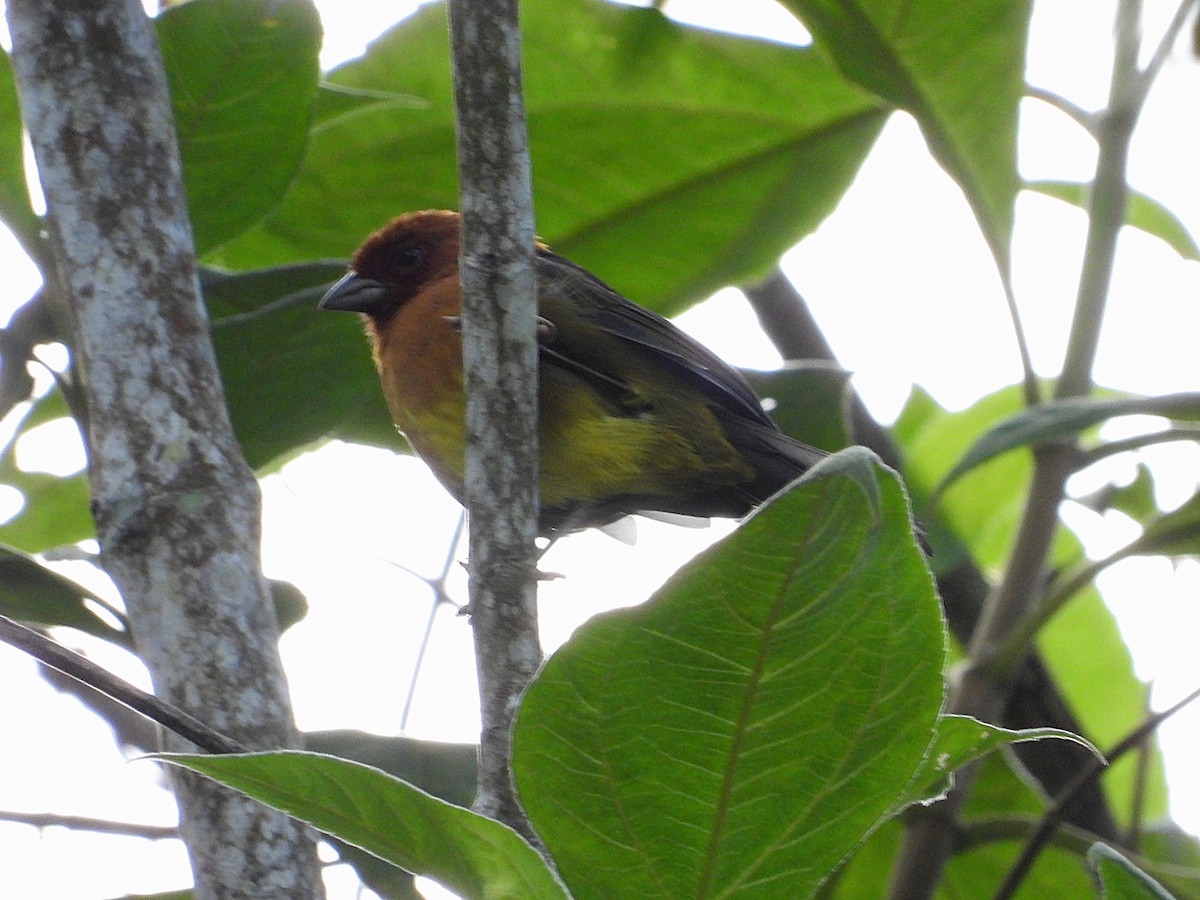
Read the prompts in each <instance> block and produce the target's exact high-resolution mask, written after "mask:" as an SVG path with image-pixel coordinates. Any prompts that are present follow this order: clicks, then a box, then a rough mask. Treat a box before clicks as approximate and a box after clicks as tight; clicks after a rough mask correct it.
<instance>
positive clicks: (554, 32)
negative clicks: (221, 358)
mask: <svg viewBox="0 0 1200 900" xmlns="http://www.w3.org/2000/svg"><path fill="white" fill-rule="evenodd" d="M522 27H523V33H522V44H523V54H524V55H523V75H524V84H525V92H526V97H525V106H526V111H527V115H528V127H529V137H530V144H531V152H532V156H533V173H534V194H535V201H536V204H537V224H538V231H539V233H540V234H541V235H542V236H543V237H544V238H545V239H546V240H547V241H549V242H550V243H551V244H552V245H553V246H554V247H555V249H557V250H558V251H560V252H562V253H564V254H566V255H568V256H570V257H572V258H573V259H574V260H575V261H576V262H579V263H580V264H582V265H585V266H587V267H588V268H590V269H592V270H593V271H595V272H597V273H598V274H600V275H601V276H602V277H603V278H605V280H607V281H609V282H611V283H612V284H613V285H614V286H615V287H617V288H618V289H619V290H621V291H622V292H624V293H626V294H627V295H629V296H630V297H631V298H633V299H636V300H638V301H639V302H642V303H645V304H647V305H650V306H653V307H655V308H656V309H658V310H659V311H673V310H677V309H679V308H680V306H681V305H682V303H683V302H685V301H686V300H693V299H696V298H697V297H699V296H701V295H703V294H705V293H706V292H708V291H710V290H711V289H713V288H716V287H719V286H721V285H723V284H728V283H735V282H742V281H745V280H747V279H749V278H752V277H755V276H756V275H761V274H762V273H763V272H764V271H765V270H766V269H767V268H768V267H769V266H770V265H771V264H773V263H774V262H775V260H776V259H777V257H778V255H779V254H780V253H781V252H782V251H783V250H784V249H786V248H787V247H788V246H790V245H791V244H793V243H795V242H796V241H797V240H798V239H799V238H801V237H802V236H803V235H805V234H806V233H808V232H810V231H811V230H813V229H814V228H815V227H816V226H817V224H819V222H820V221H821V220H822V219H823V217H824V216H826V215H827V214H828V213H829V212H830V211H831V210H832V208H833V206H834V205H835V204H836V202H837V200H838V199H839V198H840V196H841V195H842V193H843V192H844V191H845V189H846V188H847V187H848V185H849V183H850V180H851V179H852V177H853V176H854V174H855V172H856V171H857V169H858V166H859V164H860V162H861V160H862V159H863V157H864V155H865V153H866V151H867V150H868V149H869V147H870V145H871V143H872V142H873V140H874V138H875V135H876V134H877V132H878V130H879V128H880V126H881V124H882V122H883V119H884V116H885V115H886V113H885V111H884V109H883V108H882V106H881V104H879V103H878V101H876V100H874V99H873V98H871V97H870V96H869V95H867V94H865V93H864V92H862V91H860V90H858V89H857V88H854V87H852V86H849V85H847V84H846V82H845V80H844V79H843V78H842V77H841V76H840V75H839V74H838V73H837V72H836V70H834V69H833V68H832V67H831V66H830V65H829V64H828V63H827V62H825V61H824V60H823V59H822V58H821V57H820V56H819V54H816V53H814V52H813V51H811V50H808V49H800V48H793V47H786V46H781V45H778V44H773V43H769V42H765V41H756V40H750V39H747V38H740V37H734V36H730V35H722V34H717V33H713V32H707V31H701V30H699V29H694V28H689V27H685V26H681V25H677V24H675V23H672V22H670V21H669V20H667V19H665V18H664V17H663V16H662V15H661V14H660V13H658V12H657V11H655V10H651V9H637V8H630V7H621V6H615V5H611V4H607V3H601V2H595V0H570V2H564V0H528V2H526V3H523V4H522ZM329 79H330V81H331V82H332V83H334V84H335V85H338V86H342V87H344V88H347V89H352V90H354V91H357V92H358V93H357V94H356V95H355V96H353V97H352V98H351V101H352V102H351V103H350V107H351V110H350V111H348V112H342V113H341V114H337V112H335V111H332V110H330V109H328V108H323V110H322V112H321V113H320V114H319V125H318V126H317V127H316V128H315V129H314V133H313V137H312V144H311V147H310V151H309V154H308V157H307V159H306V161H305V164H304V166H303V168H302V169H301V172H300V173H299V175H298V176H297V179H296V182H295V184H294V185H293V187H292V189H291V191H290V192H289V193H288V195H287V197H286V198H285V199H284V202H283V204H282V205H281V206H280V208H279V209H278V210H277V211H276V212H275V213H273V214H272V215H271V216H270V217H269V218H268V219H267V220H266V221H265V222H264V223H263V225H262V226H261V227H260V228H258V229H256V230H255V231H254V232H252V233H251V234H248V235H246V236H245V237H244V238H241V239H239V240H237V241H236V242H234V243H232V244H230V245H229V246H227V247H225V248H223V249H222V251H221V253H220V254H219V256H215V257H213V259H214V261H216V262H219V263H221V264H224V265H226V266H228V267H231V268H246V267H251V266H261V265H275V264H283V263H287V262H294V261H298V260H309V259H316V258H331V257H335V258H336V257H345V256H347V255H348V254H349V253H350V252H351V251H352V250H353V248H354V247H355V246H356V245H357V244H358V243H359V242H360V241H361V240H362V238H363V237H364V236H365V235H366V234H367V233H368V232H369V231H371V230H373V229H374V228H376V227H378V226H379V225H381V224H383V223H384V222H385V221H387V220H388V219H390V218H391V217H392V216H394V215H396V214H397V213H400V212H403V211H405V210H409V209H419V208H423V207H454V206H456V205H457V179H456V171H455V151H454V120H453V105H452V99H451V84H450V66H449V59H448V49H447V41H446V22H445V11H444V8H443V7H442V6H440V5H433V6H429V7H426V8H423V9H421V10H419V11H418V12H417V13H416V14H415V15H414V16H412V17H411V18H409V19H408V20H406V21H405V22H403V23H401V24H400V25H399V26H397V27H396V28H395V29H393V30H392V31H390V32H388V33H387V34H385V35H384V36H383V37H382V38H380V39H379V40H378V41H376V42H375V43H374V44H373V45H372V46H371V47H370V48H369V50H368V52H367V54H366V55H365V56H364V57H363V58H361V59H358V60H355V61H352V62H350V63H348V64H346V65H345V66H342V67H341V68H339V69H337V70H335V71H334V72H332V73H330V75H329ZM363 92H368V93H366V94H364V93H363ZM323 96H324V97H325V98H326V99H327V100H328V103H327V104H326V106H337V108H338V109H339V110H340V109H342V105H340V102H337V101H335V98H334V97H333V95H331V94H328V93H326V94H324V95H323ZM372 99H375V101H376V102H371V100H372ZM683 223H686V227H680V226H681V224H683Z"/></svg>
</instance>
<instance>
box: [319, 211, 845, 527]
mask: <svg viewBox="0 0 1200 900" xmlns="http://www.w3.org/2000/svg"><path fill="white" fill-rule="evenodd" d="M459 224H460V218H459V215H458V213H456V212H452V211H448V210H424V211H420V212H411V213H406V214H404V215H401V216H398V217H397V218H395V219H393V220H392V221H390V222H389V223H388V224H386V225H385V226H383V227H382V228H380V229H379V230H378V231H376V232H374V233H373V234H371V235H370V236H368V237H367V238H366V240H364V241H363V243H362V244H361V246H359V247H358V249H357V250H356V251H355V252H354V254H353V256H352V257H351V260H350V265H349V268H348V270H347V272H346V274H345V276H344V277H342V278H341V280H339V281H338V282H337V283H335V284H334V285H333V287H331V288H330V289H329V291H328V292H327V293H326V294H325V295H324V297H323V298H322V299H321V301H320V303H319V308H320V309H323V310H337V311H345V312H354V313H359V314H360V316H361V318H362V320H363V323H364V326H365V331H366V334H367V338H368V341H369V344H370V348H371V353H372V357H373V359H374V362H375V367H376V370H377V372H378V374H379V379H380V383H381V386H382V390H383V395H384V399H385V400H386V402H387V406H388V409H389V411H390V413H391V416H392V419H393V422H394V424H395V425H396V427H397V429H398V430H399V431H400V432H401V433H402V434H403V435H404V437H405V438H406V439H407V441H408V443H409V444H410V446H411V447H412V449H413V450H414V452H416V454H417V455H418V456H419V457H420V458H421V459H423V460H424V461H425V462H426V463H427V464H428V465H429V467H430V468H431V469H432V470H433V473H434V475H435V476H436V477H437V478H438V480H439V481H441V483H442V484H443V486H445V487H446V489H447V490H449V492H450V493H451V494H452V495H453V496H454V497H455V498H456V499H457V500H458V501H459V502H460V503H462V502H463V492H464V491H463V482H464V474H463V472H464V457H465V448H466V427H465V409H466V406H465V398H464V394H463V376H462V340H461V319H460V314H461V307H460V288H459V272H458V265H459V263H458V258H459ZM533 266H534V274H535V281H536V290H537V315H538V319H537V342H538V422H539V424H538V472H539V493H540V513H539V519H538V533H539V535H541V536H543V537H550V538H554V537H558V536H561V535H563V534H567V533H570V532H574V531H581V530H584V529H587V528H593V527H601V528H602V527H604V526H606V525H610V524H611V523H613V522H616V521H617V520H619V519H621V518H623V517H625V516H627V515H629V514H633V513H646V514H654V513H660V514H666V515H668V516H676V515H677V516H683V517H695V518H699V519H707V518H713V517H725V518H741V517H742V516H744V515H746V514H747V513H749V512H750V511H751V510H753V509H754V508H755V507H757V506H758V505H760V504H761V503H762V502H763V501H765V500H766V499H767V498H768V497H770V496H771V495H772V494H774V493H776V492H777V491H779V490H781V489H782V488H783V487H785V486H786V485H788V484H789V483H791V482H792V481H794V480H795V479H796V478H798V477H799V476H800V475H802V474H803V473H804V472H806V471H807V470H808V469H810V468H811V467H812V466H814V465H816V464H817V463H818V462H820V461H821V460H822V459H823V458H825V456H826V455H827V454H826V453H825V451H823V450H820V449H818V448H816V447H812V446H809V445H808V444H804V443H801V442H800V441H797V440H794V439H792V438H790V437H788V436H787V435H785V434H784V433H783V432H782V431H780V429H779V427H778V426H777V425H776V424H775V422H774V421H773V420H772V419H771V417H770V416H769V415H768V414H767V413H766V411H765V410H764V408H763V404H762V402H761V400H760V399H759V397H758V396H757V395H756V394H755V392H754V389H753V388H752V387H751V386H750V384H749V382H748V381H747V380H746V378H745V377H744V376H743V375H742V374H741V373H740V372H738V371H737V370H736V369H734V368H733V367H732V366H730V365H729V364H728V363H726V362H724V361H723V360H722V359H721V358H720V357H718V356H717V355H716V354H714V353H713V352H711V351H710V350H708V349H707V348H705V347H704V346H703V345H701V344H700V343H699V342H697V341H695V340H694V339H692V338H691V337H689V336H688V335H686V334H684V333H683V332H682V331H681V330H680V329H679V328H678V327H677V326H675V325H674V324H672V323H671V322H669V321H668V320H667V319H665V318H663V317H661V316H659V315H657V314H656V313H653V312H651V311H650V310H647V309H645V308H643V307H641V306H638V305H636V304H635V303H633V302H631V301H630V300H627V299H626V298H625V297H623V296H621V295H620V294H619V293H617V291H615V290H614V289H613V288H611V287H609V286H608V285H607V284H605V283H604V282H603V281H601V280H600V279H599V278H597V277H596V276H595V275H593V274H592V273H590V272H588V271H587V270H585V269H583V268H582V267H580V266H578V265H576V264H575V263H573V262H571V261H570V260H568V259H566V258H564V257H562V256H559V255H558V254H556V253H554V252H553V251H551V250H550V249H549V248H548V247H547V246H545V245H544V244H542V243H541V242H540V241H539V242H537V244H536V246H535V251H534V259H533Z"/></svg>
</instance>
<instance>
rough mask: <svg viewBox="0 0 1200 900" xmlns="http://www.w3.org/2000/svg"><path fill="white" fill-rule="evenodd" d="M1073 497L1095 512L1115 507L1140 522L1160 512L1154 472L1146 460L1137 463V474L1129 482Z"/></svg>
mask: <svg viewBox="0 0 1200 900" xmlns="http://www.w3.org/2000/svg"><path fill="white" fill-rule="evenodd" d="M1073 499H1074V500H1075V502H1076V503H1080V504H1082V505H1084V506H1086V507H1087V508H1088V509H1090V510H1093V511H1094V512H1098V513H1103V512H1107V511H1108V510H1110V509H1115V510H1117V511H1118V512H1123V513H1125V515H1127V516H1129V517H1130V518H1131V519H1134V520H1136V521H1138V522H1144V521H1146V519H1148V518H1150V517H1151V516H1152V515H1154V514H1155V513H1157V512H1158V505H1157V503H1156V502H1155V499H1154V473H1153V472H1151V471H1150V467H1149V466H1148V465H1146V464H1145V463H1144V462H1140V463H1138V464H1137V474H1136V475H1134V478H1133V481H1131V482H1130V483H1129V484H1124V485H1117V484H1107V485H1104V486H1103V487H1101V488H1100V489H1099V490H1096V491H1093V492H1092V493H1090V494H1087V495H1085V496H1082V497H1075V498H1073Z"/></svg>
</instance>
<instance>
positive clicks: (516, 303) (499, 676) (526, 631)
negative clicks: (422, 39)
mask: <svg viewBox="0 0 1200 900" xmlns="http://www.w3.org/2000/svg"><path fill="white" fill-rule="evenodd" d="M449 14H450V34H451V39H450V42H451V56H452V59H453V63H454V94H455V106H456V109H457V113H456V115H457V124H458V171H459V193H460V196H461V202H462V231H463V233H462V260H461V271H462V286H463V373H464V374H463V377H464V382H465V387H466V392H467V435H468V445H467V459H466V494H467V506H468V509H469V510H470V516H471V518H470V565H471V614H472V624H473V625H474V629H475V650H476V660H477V668H478V672H479V693H480V704H481V716H482V722H483V731H482V735H481V740H480V764H479V793H478V796H477V797H476V801H475V809H476V810H477V811H478V812H481V813H483V814H485V815H489V816H493V817H495V818H498V819H500V820H501V821H503V822H506V823H508V824H509V825H512V826H513V827H515V828H517V829H518V830H520V831H522V832H523V833H525V834H526V835H527V836H531V832H530V829H529V827H528V823H527V822H526V821H525V816H524V814H523V813H522V812H521V808H520V806H519V805H518V803H517V800H516V796H515V793H514V790H513V785H512V774H511V768H510V764H509V763H510V744H511V740H510V737H511V730H512V722H513V716H514V714H515V713H516V709H517V704H518V703H519V702H520V698H521V694H522V692H523V691H524V690H525V686H526V685H527V684H528V683H529V680H530V678H532V677H533V673H534V672H535V671H536V670H537V667H538V665H539V664H540V663H541V647H540V644H539V642H538V634H537V595H536V581H535V574H536V573H535V568H536V564H535V561H534V556H533V550H534V544H533V541H534V537H535V536H536V533H537V515H538V506H537V503H538V497H537V473H538V467H537V458H538V457H537V348H536V344H535V342H534V322H535V318H536V305H535V301H534V279H533V211H532V201H531V199H530V174H529V150H528V145H527V141H526V134H525V112H524V103H523V99H522V94H521V67H520V32H519V29H518V25H517V4H516V0H451V2H450V4H449Z"/></svg>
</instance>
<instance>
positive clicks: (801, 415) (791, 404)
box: [742, 360, 852, 451]
mask: <svg viewBox="0 0 1200 900" xmlns="http://www.w3.org/2000/svg"><path fill="white" fill-rule="evenodd" d="M742 374H744V375H745V376H746V377H747V378H748V379H749V380H750V384H751V385H753V386H754V390H755V392H756V393H757V394H758V396H760V397H761V398H762V399H763V401H764V402H769V403H770V404H771V405H770V407H769V408H770V412H771V418H772V419H774V420H775V423H776V424H777V425H778V426H779V427H780V428H781V429H782V430H783V432H784V433H785V434H787V435H789V436H791V437H794V438H795V439H796V440H798V441H804V442H805V443H807V444H811V445H812V446H814V447H820V448H821V449H822V450H830V451H833V450H840V449H842V448H843V447H847V446H849V445H850V444H851V443H852V441H851V439H850V427H849V422H848V412H847V401H848V396H849V395H848V393H847V392H848V389H849V384H850V374H851V373H849V372H847V371H846V370H845V369H843V368H840V367H839V366H837V365H834V364H831V363H825V362H822V361H820V360H811V361H805V362H791V363H788V364H786V365H785V366H784V368H782V369H778V370H776V371H773V372H750V371H743V373H742Z"/></svg>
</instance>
